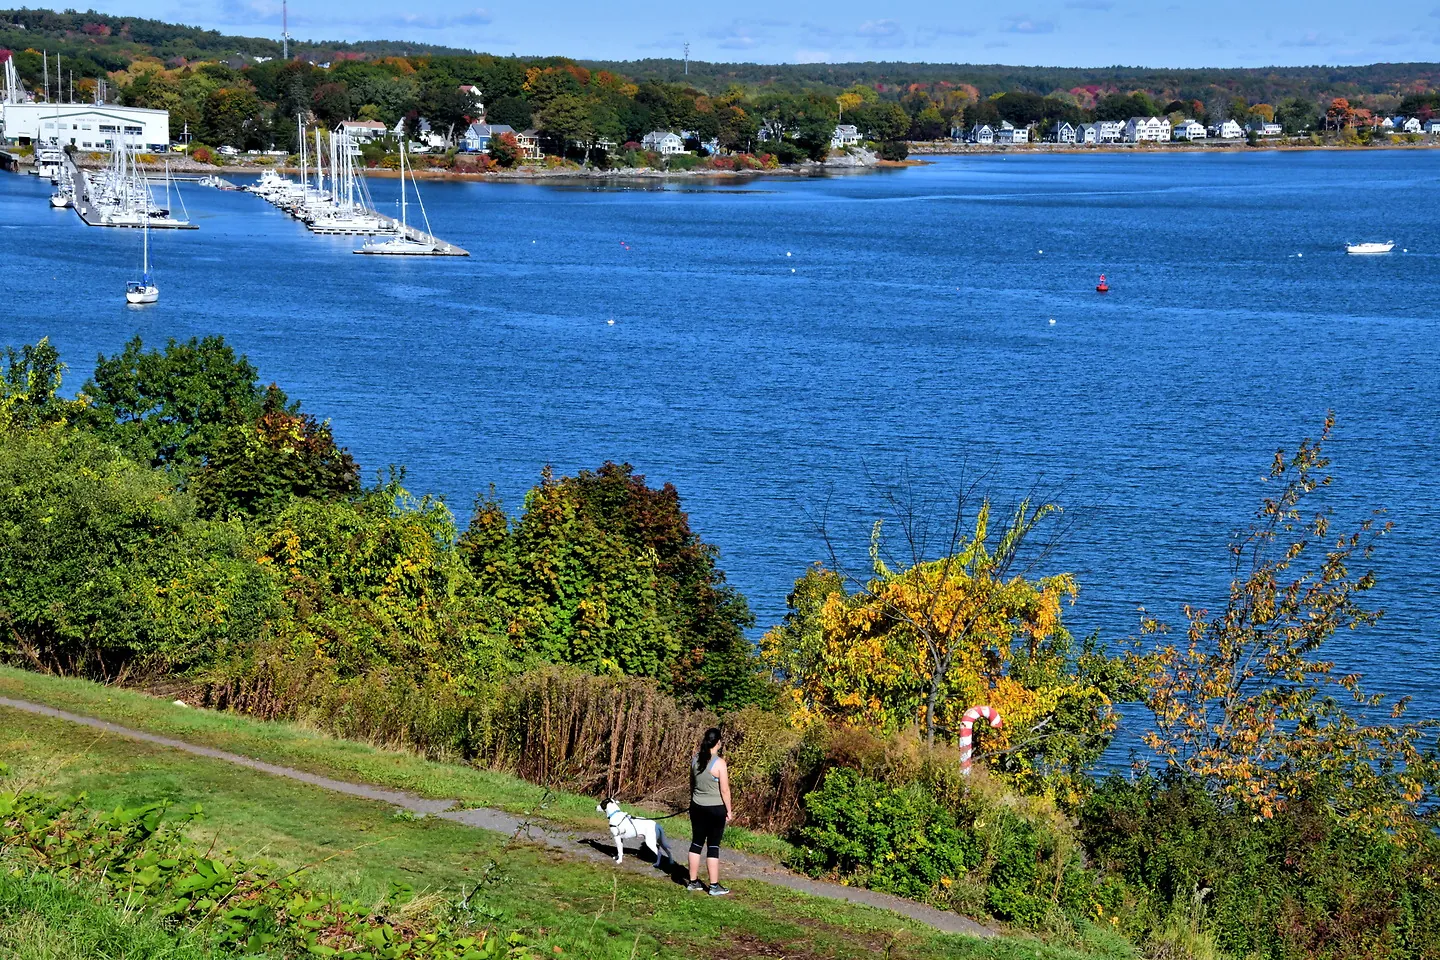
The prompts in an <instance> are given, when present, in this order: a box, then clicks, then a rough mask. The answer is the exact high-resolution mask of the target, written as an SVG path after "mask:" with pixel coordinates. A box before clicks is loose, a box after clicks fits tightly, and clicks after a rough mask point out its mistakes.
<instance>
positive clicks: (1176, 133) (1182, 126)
mask: <svg viewBox="0 0 1440 960" xmlns="http://www.w3.org/2000/svg"><path fill="white" fill-rule="evenodd" d="M1170 139H1172V140H1204V139H1205V127H1204V125H1203V124H1200V123H1196V122H1195V121H1194V120H1181V121H1180V122H1179V123H1177V124H1175V126H1174V128H1173V129H1172V130H1171V131H1170Z"/></svg>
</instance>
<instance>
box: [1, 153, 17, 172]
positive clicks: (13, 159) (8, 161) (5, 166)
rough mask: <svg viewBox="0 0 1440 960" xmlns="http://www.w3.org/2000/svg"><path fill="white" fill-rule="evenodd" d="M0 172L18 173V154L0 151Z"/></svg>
mask: <svg viewBox="0 0 1440 960" xmlns="http://www.w3.org/2000/svg"><path fill="white" fill-rule="evenodd" d="M0 170H5V171H8V172H10V173H19V172H20V155H19V154H18V153H11V152H10V151H9V150H0Z"/></svg>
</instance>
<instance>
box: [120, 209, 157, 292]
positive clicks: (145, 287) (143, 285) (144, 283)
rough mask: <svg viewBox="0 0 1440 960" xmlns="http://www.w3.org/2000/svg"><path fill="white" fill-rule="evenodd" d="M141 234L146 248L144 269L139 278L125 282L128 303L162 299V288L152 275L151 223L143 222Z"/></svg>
mask: <svg viewBox="0 0 1440 960" xmlns="http://www.w3.org/2000/svg"><path fill="white" fill-rule="evenodd" d="M140 236H141V237H142V241H141V242H142V245H143V248H144V251H145V252H144V254H143V258H144V259H143V261H142V269H141V272H140V279H139V280H131V281H130V282H129V283H127V284H125V302H126V303H154V302H155V301H157V300H159V299H160V288H159V287H157V286H155V278H154V277H152V276H150V224H149V223H143V224H142V225H141V227H140Z"/></svg>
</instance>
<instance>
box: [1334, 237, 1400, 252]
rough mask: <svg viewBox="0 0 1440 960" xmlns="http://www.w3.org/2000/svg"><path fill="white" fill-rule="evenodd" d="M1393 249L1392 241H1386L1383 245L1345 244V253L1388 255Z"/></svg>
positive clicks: (1393, 243)
mask: <svg viewBox="0 0 1440 960" xmlns="http://www.w3.org/2000/svg"><path fill="white" fill-rule="evenodd" d="M1394 249H1395V241H1394V240H1386V241H1385V242H1384V243H1347V244H1345V252H1346V253H1389V252H1390V251H1391V250H1394Z"/></svg>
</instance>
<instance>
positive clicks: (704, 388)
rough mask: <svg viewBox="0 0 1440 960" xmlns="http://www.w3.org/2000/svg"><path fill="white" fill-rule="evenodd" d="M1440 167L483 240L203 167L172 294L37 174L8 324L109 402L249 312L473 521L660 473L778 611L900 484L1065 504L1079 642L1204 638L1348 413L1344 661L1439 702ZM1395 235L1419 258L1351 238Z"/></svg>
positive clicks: (766, 189)
mask: <svg viewBox="0 0 1440 960" xmlns="http://www.w3.org/2000/svg"><path fill="white" fill-rule="evenodd" d="M1437 186H1440V154H1436V153H1434V152H1432V151H1423V152H1401V151H1386V152H1376V153H1359V152H1354V153H1246V154H1227V155H1223V156H1206V155H1196V154H1176V155H1170V156H1138V157H1129V156H1094V157H1073V156H1067V157H1013V158H1012V157H966V158H947V159H941V160H939V161H937V162H936V163H934V164H933V165H931V166H926V167H920V168H912V169H907V170H903V171H894V172H887V173H881V174H870V175H859V176H844V177H833V178H825V179H807V180H791V179H772V180H762V181H751V182H746V183H744V184H740V185H725V186H702V185H696V184H684V185H676V186H669V187H664V188H646V189H613V188H611V189H589V188H580V187H558V186H539V185H532V184H519V185H517V184H441V183H426V184H424V185H423V192H424V199H425V203H426V208H427V211H428V213H429V216H430V220H431V222H432V224H433V225H434V230H435V233H437V234H438V235H439V236H441V237H443V238H445V239H447V240H450V241H452V242H454V243H457V244H459V245H461V246H463V247H466V248H468V249H469V250H470V251H471V252H472V253H473V254H474V256H473V257H472V258H470V259H464V260H460V259H456V260H451V259H422V260H405V259H390V260H379V259H377V258H370V257H357V256H352V255H351V254H350V253H349V250H350V248H351V247H352V246H353V245H354V244H353V242H352V241H349V240H345V239H340V238H321V237H315V236H312V235H310V234H309V233H307V232H306V231H305V230H304V229H303V227H301V226H300V225H299V224H297V223H294V222H293V221H290V220H288V219H286V218H285V217H284V216H283V215H281V214H280V213H278V212H277V211H275V210H274V209H273V208H271V207H270V206H268V205H267V204H265V203H263V202H262V201H260V200H258V199H256V198H253V197H250V196H248V195H245V194H225V193H219V192H216V191H213V190H202V189H200V188H194V187H192V188H189V189H187V190H186V192H185V200H186V203H187V205H188V208H189V211H190V214H191V216H192V217H193V218H194V220H195V221H196V222H197V223H199V224H200V226H201V229H200V230H199V231H198V232H186V233H181V234H159V235H157V236H156V237H155V253H154V256H155V260H156V273H157V276H158V279H159V282H160V285H161V288H162V291H163V300H162V302H161V303H160V304H158V305H157V306H155V307H153V308H148V309H142V310H136V309H133V308H126V307H124V306H123V305H122V304H121V302H120V301H121V292H122V291H123V289H124V282H125V280H126V279H128V278H129V277H130V276H131V275H132V274H133V273H135V272H136V270H137V269H138V260H139V237H138V236H136V235H135V234H133V233H129V232H120V231H109V230H100V229H90V228H86V227H84V226H83V225H81V224H80V222H79V221H78V219H77V218H76V217H75V215H74V214H73V213H71V212H68V211H53V210H51V209H50V208H49V207H48V205H47V204H46V202H45V198H46V195H47V194H48V187H47V186H45V185H42V184H39V183H36V182H35V181H34V179H33V178H21V177H15V176H0V255H3V262H4V263H5V267H6V275H7V278H8V286H9V290H8V296H7V297H6V308H5V310H4V312H3V315H0V333H3V336H0V342H8V343H17V342H20V341H26V340H34V339H36V338H38V337H40V336H41V335H44V334H49V335H50V336H51V337H52V339H53V340H54V342H55V343H56V344H57V345H58V346H59V347H60V349H61V350H62V352H63V354H64V355H65V357H66V358H67V359H68V360H69V361H70V363H71V364H72V375H71V380H70V384H71V386H78V385H79V383H80V382H81V381H82V380H83V379H84V377H85V376H86V375H87V374H88V372H89V370H90V369H91V367H92V364H93V359H94V357H95V354H96V353H97V351H106V352H110V351H114V350H116V349H118V348H119V347H120V346H121V344H122V343H123V342H124V341H125V340H126V339H127V338H129V337H130V336H132V335H133V334H135V333H137V332H138V333H140V334H142V335H143V336H144V337H145V339H146V340H147V342H155V343H158V342H160V341H163V339H164V338H166V337H171V336H174V337H189V336H192V335H199V334H206V333H216V332H218V333H223V334H224V335H225V336H226V337H227V338H228V339H229V340H231V341H232V342H233V343H234V344H236V345H237V346H238V347H239V348H240V349H242V350H243V351H244V352H246V353H247V354H248V355H249V356H250V358H251V360H252V361H254V362H255V364H256V365H257V366H258V367H259V368H260V370H261V373H262V375H263V376H264V377H265V378H266V379H269V380H275V381H277V382H279V383H280V384H282V385H283V386H284V387H285V388H286V390H288V391H289V392H290V394H291V396H293V397H298V398H301V399H302V400H303V401H304V403H305V406H306V408H307V409H308V410H310V411H312V412H314V413H316V414H318V415H321V416H324V417H330V418H331V419H332V420H333V423H334V427H335V432H336V434H337V436H338V437H339V438H340V439H341V441H342V442H344V443H345V444H347V445H348V446H349V447H350V448H351V450H352V451H353V452H354V453H355V455H356V456H357V458H358V459H359V460H360V462H361V463H362V464H363V465H364V466H365V468H366V469H367V472H368V471H373V470H376V469H378V468H381V467H383V466H385V465H386V464H389V463H400V464H405V465H406V466H408V468H409V478H408V483H409V486H410V487H411V488H412V489H414V490H416V491H429V492H437V493H441V494H443V495H444V496H445V497H446V499H447V500H448V502H449V503H450V504H451V505H452V507H453V508H454V509H455V511H456V513H457V516H458V518H459V519H460V521H461V523H462V524H463V523H464V521H465V520H466V519H468V514H469V509H470V505H471V501H472V499H473V498H474V497H475V495H476V494H477V493H481V492H483V491H484V490H485V489H486V488H487V487H488V486H489V485H490V484H492V483H493V484H494V485H495V486H496V488H497V490H498V491H499V493H500V494H501V496H502V497H503V499H504V500H505V501H506V502H507V504H508V505H509V506H510V507H511V508H512V509H515V508H518V506H519V501H520V497H521V495H522V494H523V492H524V490H525V489H527V488H528V487H529V486H531V485H532V484H533V483H535V482H536V480H537V478H538V476H539V474H540V470H541V468H542V467H543V466H544V465H545V464H547V463H551V464H553V465H554V466H555V468H556V469H557V471H560V472H567V471H573V470H576V469H578V468H582V467H593V466H596V465H598V464H599V463H601V462H602V461H604V460H606V459H614V460H628V461H630V462H632V463H634V464H635V465H636V467H637V469H638V470H639V471H641V472H643V473H644V474H646V475H647V476H648V477H650V478H651V480H652V481H655V482H663V481H670V482H673V483H674V484H675V485H676V486H677V487H678V488H679V490H680V492H681V494H682V496H683V497H684V499H685V504H686V506H687V507H688V509H689V511H690V513H691V517H692V520H693V522H694V525H695V527H696V528H697V529H698V530H699V531H700V532H701V534H702V535H703V536H704V537H705V538H706V539H708V540H710V541H712V542H714V543H716V544H718V546H719V547H720V550H721V556H722V564H723V566H724V567H725V569H726V570H727V571H728V573H729V575H730V578H731V580H732V581H733V582H734V583H735V584H737V585H738V586H739V587H740V589H741V590H742V591H743V592H744V593H745V595H746V596H747V597H748V598H749V599H750V601H751V604H752V606H753V608H754V610H755V612H756V614H757V617H758V620H759V623H760V626H761V627H762V628H763V627H765V626H768V625H769V624H772V623H774V622H775V621H776V620H777V619H778V618H779V617H780V616H781V615H782V614H783V612H784V607H785V595H786V593H787V591H788V589H789V587H790V584H791V583H792V581H793V580H794V578H795V577H796V576H798V575H799V574H800V573H802V572H803V570H804V568H805V566H806V564H807V563H809V562H811V561H813V560H817V559H821V558H822V557H824V556H825V555H826V548H825V545H824V543H823V542H822V540H821V538H820V537H819V535H818V534H817V530H816V519H817V518H818V517H820V516H821V515H828V516H829V518H830V523H829V527H830V533H831V535H832V538H833V539H834V540H835V542H836V544H837V546H838V547H839V549H840V550H841V553H842V555H844V556H845V557H847V558H849V560H850V561H852V562H856V561H863V559H864V551H865V547H866V538H867V536H868V532H869V524H870V521H871V520H872V519H873V518H875V517H876V516H879V515H881V513H882V511H883V508H882V505H881V503H880V502H879V499H878V495H877V492H876V484H877V483H880V484H887V483H888V484H893V483H895V482H899V481H907V480H908V481H909V482H911V483H913V484H914V486H915V487H916V488H917V489H918V490H920V491H921V492H922V493H927V494H930V495H934V494H936V493H937V491H942V490H944V489H946V488H953V487H955V486H956V485H958V484H960V483H962V482H964V483H978V484H979V485H980V489H983V490H988V491H990V492H992V493H994V494H995V495H996V496H997V497H998V498H1000V499H1002V500H1007V499H1010V498H1012V497H1013V496H1015V495H1017V494H1020V493H1023V492H1025V491H1026V490H1028V489H1029V488H1031V487H1032V486H1035V485H1037V484H1038V485H1039V487H1040V489H1041V490H1042V492H1049V493H1052V494H1053V495H1055V496H1057V497H1058V498H1059V499H1060V500H1061V501H1062V502H1063V503H1064V504H1065V505H1066V506H1067V508H1068V512H1067V522H1069V523H1072V524H1073V526H1071V528H1070V529H1069V530H1068V533H1067V536H1066V538H1065V540H1064V542H1063V543H1062V544H1061V546H1060V548H1059V550H1058V551H1057V553H1055V554H1054V555H1053V556H1052V557H1051V558H1050V559H1049V560H1048V561H1047V563H1046V566H1045V569H1048V570H1051V571H1056V570H1061V569H1065V570H1070V571H1073V572H1074V573H1075V574H1076V576H1077V577H1078V579H1079V581H1080V584H1081V591H1082V592H1081V595H1080V599H1079V602H1078V603H1077V604H1076V606H1075V607H1074V609H1073V610H1072V611H1071V612H1070V615H1069V621H1070V624H1071V626H1072V629H1073V630H1074V631H1075V632H1076V633H1077V634H1080V635H1085V634H1089V633H1091V632H1092V631H1093V632H1098V633H1099V634H1100V636H1101V637H1102V638H1105V639H1116V638H1121V637H1125V636H1128V635H1130V634H1132V633H1133V632H1134V629H1135V624H1136V608H1137V607H1138V606H1140V605H1144V606H1146V607H1147V608H1148V609H1149V610H1150V611H1151V612H1152V613H1155V614H1158V615H1161V616H1164V617H1167V618H1169V619H1171V620H1172V621H1178V620H1179V617H1180V615H1179V612H1178V604H1179V603H1181V602H1183V601H1193V602H1196V603H1206V602H1213V601H1214V600H1215V598H1216V597H1218V596H1223V589H1224V586H1225V583H1226V562H1227V556H1226V542H1227V538H1228V536H1229V534H1230V532H1231V531H1232V530H1233V529H1235V528H1236V527H1237V526H1239V525H1240V524H1242V523H1244V522H1245V521H1246V519H1247V517H1248V516H1249V514H1250V511H1251V510H1252V509H1253V507H1254V504H1255V503H1256V501H1257V498H1258V497H1259V496H1261V495H1262V492H1263V491H1262V485H1261V484H1260V483H1259V477H1260V474H1261V473H1262V472H1263V471H1264V469H1265V468H1266V466H1268V463H1269V460H1270V457H1271V456H1272V454H1273V452H1274V450H1275V448H1276V447H1277V446H1279V445H1282V444H1283V445H1289V446H1293V444H1294V443H1295V441H1296V440H1297V439H1298V438H1300V437H1301V436H1304V435H1307V434H1313V433H1315V432H1316V431H1317V430H1318V429H1319V427H1320V425H1321V422H1322V420H1323V417H1324V415H1325V412H1326V410H1327V409H1333V410H1335V412H1336V415H1337V417H1338V420H1339V423H1338V427H1337V429H1336V435H1335V442H1334V443H1333V446H1332V452H1333V455H1334V457H1335V460H1336V465H1335V472H1336V474H1337V477H1338V486H1337V488H1336V490H1335V492H1334V495H1333V496H1332V498H1331V500H1332V502H1333V503H1334V505H1335V506H1336V508H1337V509H1338V510H1339V511H1340V512H1341V514H1342V515H1343V516H1346V517H1355V516H1358V515H1360V514H1362V513H1363V512H1364V511H1366V510H1369V509H1371V508H1376V507H1384V508H1387V509H1388V510H1389V514H1388V516H1389V518H1390V519H1392V520H1394V521H1395V523H1396V531H1395V533H1394V535H1393V536H1391V537H1390V538H1388V540H1387V542H1386V543H1385V545H1384V547H1383V549H1382V552H1381V553H1380V555H1379V557H1378V560H1377V567H1378V570H1379V572H1380V574H1381V577H1382V580H1381V586H1380V588H1379V589H1378V590H1377V591H1376V593H1375V595H1374V596H1375V597H1376V600H1377V602H1378V603H1379V604H1381V605H1383V606H1385V607H1386V608H1387V617H1386V619H1385V621H1384V623H1383V625H1382V626H1381V627H1379V628H1376V629H1374V630H1370V631H1367V632H1364V633H1358V634H1353V635H1346V636H1343V637H1341V638H1339V640H1338V641H1337V643H1336V647H1335V656H1336V657H1337V659H1339V660H1340V661H1341V662H1342V664H1343V665H1344V666H1345V667H1346V668H1349V669H1361V670H1364V671H1366V672H1367V673H1369V674H1371V676H1372V685H1373V686H1375V687H1377V688H1379V689H1383V690H1387V691H1390V692H1393V693H1397V694H1413V695H1415V696H1416V697H1417V698H1418V701H1419V705H1420V707H1421V709H1422V710H1423V712H1425V713H1427V714H1429V715H1432V716H1440V672H1437V663H1436V657H1435V654H1434V648H1433V645H1434V641H1435V640H1436V637H1437V628H1440V612H1437V607H1440V575H1437V572H1436V568H1437V563H1436V559H1435V553H1436V548H1437V547H1440V507H1437V502H1440V481H1437V470H1436V465H1435V448H1436V444H1435V441H1436V440H1437V438H1440V428H1437V414H1440V397H1437V384H1440V349H1437V348H1440V288H1437V279H1436V278H1437V276H1440V216H1437V214H1440V189H1437ZM372 189H373V190H374V192H375V193H376V194H377V196H379V197H381V198H382V199H386V200H389V199H392V198H393V197H394V196H395V190H396V188H395V184H394V182H393V181H381V182H376V183H374V184H372ZM1390 238H1394V239H1395V240H1397V241H1398V244H1399V246H1398V247H1397V252H1396V253H1395V254H1393V255H1390V256H1387V257H1377V258H1357V257H1346V256H1345V255H1344V254H1343V252H1342V245H1343V243H1344V242H1345V241H1346V240H1362V239H1390ZM622 241H623V243H622ZM627 245H628V246H627ZM1401 247H1403V248H1407V249H1408V252H1400V248H1401ZM1042 250H1043V253H1041V252H1040V251H1042ZM1302 255H1303V256H1302ZM1102 271H1103V272H1105V273H1106V274H1107V275H1108V276H1109V278H1110V281H1111V284H1112V287H1113V289H1112V292H1111V293H1110V294H1109V295H1108V296H1105V297H1100V296H1098V295H1096V294H1095V293H1094V292H1093V286H1094V283H1095V280H1096V277H1097V275H1098V274H1099V273H1101V272H1102ZM1052 318H1053V320H1054V323H1053V324H1052V323H1051V322H1050V321H1051V319H1052ZM612 319H613V320H614V321H615V322H614V324H613V325H612V324H610V323H608V322H607V321H609V320H612Z"/></svg>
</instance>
